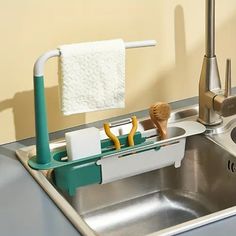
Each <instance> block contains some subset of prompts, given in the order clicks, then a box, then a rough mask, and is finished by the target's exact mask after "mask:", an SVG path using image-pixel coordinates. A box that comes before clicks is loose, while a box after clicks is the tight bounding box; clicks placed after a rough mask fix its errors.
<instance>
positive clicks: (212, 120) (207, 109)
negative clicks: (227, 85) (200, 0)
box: [198, 0, 222, 125]
mask: <svg viewBox="0 0 236 236" xmlns="http://www.w3.org/2000/svg"><path fill="white" fill-rule="evenodd" d="M205 18H206V22H205V25H206V29H205V34H206V36H205V37H206V38H205V44H206V45H205V50H206V52H205V56H204V59H203V65H202V71H201V76H200V81H199V118H198V120H199V121H200V122H201V123H203V124H205V125H216V124H219V123H221V122H222V119H221V117H220V115H218V114H217V113H216V112H215V111H214V108H213V105H212V103H213V102H212V101H213V99H214V96H215V95H216V94H217V93H219V92H220V90H221V82H220V74H219V69H218V64H217V58H216V55H215V0H206V16H205Z"/></svg>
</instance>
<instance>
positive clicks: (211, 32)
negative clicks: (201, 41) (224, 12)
mask: <svg viewBox="0 0 236 236" xmlns="http://www.w3.org/2000/svg"><path fill="white" fill-rule="evenodd" d="M205 14H206V25H205V27H206V29H205V34H206V38H205V40H206V43H205V46H206V48H205V51H206V52H205V55H206V57H214V56H215V0H206V13H205Z"/></svg>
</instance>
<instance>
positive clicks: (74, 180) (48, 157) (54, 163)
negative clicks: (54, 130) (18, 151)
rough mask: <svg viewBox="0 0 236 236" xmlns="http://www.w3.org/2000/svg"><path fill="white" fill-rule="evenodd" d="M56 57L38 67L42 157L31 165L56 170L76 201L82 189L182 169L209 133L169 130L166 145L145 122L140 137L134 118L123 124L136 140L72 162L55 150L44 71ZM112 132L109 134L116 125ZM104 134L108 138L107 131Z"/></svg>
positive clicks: (107, 144)
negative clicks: (188, 149)
mask: <svg viewBox="0 0 236 236" xmlns="http://www.w3.org/2000/svg"><path fill="white" fill-rule="evenodd" d="M154 45H155V41H153V40H150V41H141V42H128V43H125V46H126V48H136V47H147V46H154ZM55 56H60V51H59V50H53V51H49V52H47V53H45V54H43V55H42V56H41V57H39V59H38V60H37V61H36V63H35V66H34V99H35V129H36V155H34V156H33V157H31V158H30V159H29V161H28V165H29V166H30V167H31V168H33V169H35V170H51V169H52V170H53V173H54V175H53V176H54V183H55V185H56V186H57V187H58V188H59V189H61V190H63V191H67V192H68V194H69V195H71V196H73V195H74V194H75V193H76V189H77V188H78V187H82V186H87V185H90V184H104V183H109V182H112V181H115V180H118V179H122V178H126V177H129V176H133V175H137V174H140V173H144V172H147V171H151V170H155V169H159V168H163V167H166V166H170V165H175V167H176V168H177V167H180V165H181V160H182V159H183V157H184V152H185V141H186V137H188V136H191V135H195V134H199V133H203V132H204V131H205V127H204V126H203V125H201V124H199V123H197V122H192V121H183V122H179V123H175V124H169V126H168V136H169V137H168V139H166V140H161V141H160V140H158V136H157V135H158V133H157V131H156V129H155V128H152V129H149V130H145V129H144V128H143V126H142V125H141V122H138V123H139V127H138V129H137V130H138V131H137V132H136V128H137V126H138V124H135V123H134V122H133V118H132V122H131V120H130V119H128V120H127V121H126V122H123V123H122V122H121V123H122V124H121V123H120V124H118V126H119V125H120V127H121V129H122V127H123V126H124V124H127V123H129V124H128V126H129V128H130V126H131V133H130V134H127V132H124V133H125V134H123V135H118V136H117V137H116V141H117V142H118V143H119V144H120V149H119V148H117V147H116V145H114V140H113V141H112V140H111V139H109V138H105V137H104V138H102V139H101V149H102V152H101V154H98V155H94V156H88V157H85V158H80V159H78V160H73V161H68V160H67V158H66V157H67V151H66V145H63V146H60V147H59V148H54V149H50V145H49V135H48V127H47V115H46V104H45V93H44V75H43V71H44V70H43V69H44V64H45V62H46V61H47V60H48V59H49V58H51V57H55ZM131 123H132V124H131ZM108 126H109V127H108V129H109V128H110V126H111V127H112V126H113V125H108ZM126 126H127V125H126ZM134 126H136V127H134ZM109 131H110V130H109ZM111 131H112V128H111ZM100 132H101V133H102V132H103V133H104V130H101V131H100ZM110 133H112V132H110ZM130 140H131V143H132V144H130Z"/></svg>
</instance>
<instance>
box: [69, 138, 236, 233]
mask: <svg viewBox="0 0 236 236" xmlns="http://www.w3.org/2000/svg"><path fill="white" fill-rule="evenodd" d="M233 159H235V158H234V157H233V156H231V155H230V154H228V153H226V152H225V150H223V149H222V148H220V147H219V146H218V145H217V144H215V143H213V142H212V141H210V140H208V139H207V138H206V137H204V136H203V135H196V136H193V137H190V138H188V139H187V146H186V154H185V158H184V160H183V162H182V165H181V167H180V168H177V169H176V168H174V167H172V166H171V167H166V168H162V169H160V170H156V171H152V172H148V173H145V174H141V175H138V176H134V177H130V178H127V179H123V180H120V181H116V182H113V183H109V184H104V185H94V186H89V187H84V188H81V189H78V190H77V194H76V196H75V197H73V198H67V199H68V201H69V202H70V203H71V204H72V205H73V207H74V208H75V209H76V210H77V211H78V213H79V214H80V215H81V216H82V218H83V219H84V220H85V222H86V223H87V224H88V225H89V226H90V227H91V228H92V229H93V230H94V231H95V232H96V233H97V234H98V235H104V236H111V235H112V236H115V235H146V234H150V233H153V232H156V231H159V230H161V229H164V228H168V227H170V226H173V225H177V224H180V223H183V222H186V221H189V220H192V219H196V218H198V217H201V216H205V215H208V214H210V213H213V212H217V211H220V210H223V209H226V208H229V207H231V206H234V205H235V204H236V198H235V196H236V188H235V182H236V175H235V174H233V173H232V171H231V170H230V169H228V161H229V160H233Z"/></svg>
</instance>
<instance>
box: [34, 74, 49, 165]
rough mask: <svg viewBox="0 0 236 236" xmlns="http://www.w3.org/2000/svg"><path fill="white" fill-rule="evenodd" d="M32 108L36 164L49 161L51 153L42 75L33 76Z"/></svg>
mask: <svg viewBox="0 0 236 236" xmlns="http://www.w3.org/2000/svg"><path fill="white" fill-rule="evenodd" d="M34 108H35V135H36V155H37V156H36V162H37V163H38V164H47V163H50V162H51V153H50V148H49V136H48V126H47V112H46V102H45V92H44V77H43V76H34Z"/></svg>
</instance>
